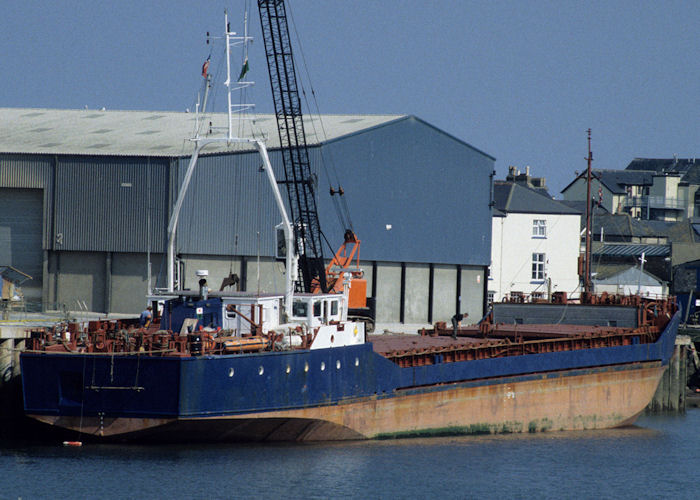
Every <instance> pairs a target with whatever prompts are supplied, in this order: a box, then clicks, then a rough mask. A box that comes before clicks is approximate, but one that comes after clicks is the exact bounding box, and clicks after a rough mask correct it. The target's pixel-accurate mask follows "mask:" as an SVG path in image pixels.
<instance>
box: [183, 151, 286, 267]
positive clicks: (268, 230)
mask: <svg viewBox="0 0 700 500" xmlns="http://www.w3.org/2000/svg"><path fill="white" fill-rule="evenodd" d="M279 159H280V155H279V153H278V152H271V153H270V161H271V162H273V164H277V163H279ZM188 162H189V159H188V158H185V159H182V160H181V161H180V164H179V169H178V170H179V174H180V175H179V178H180V179H182V178H183V177H184V175H185V170H186V169H187V164H188ZM261 166H262V161H261V159H260V156H259V155H258V153H242V154H236V155H212V156H204V157H200V159H199V161H198V163H197V167H196V169H195V171H194V173H193V175H192V180H191V182H190V187H189V189H188V191H187V195H186V197H185V200H184V203H183V207H182V212H181V214H180V222H179V226H178V231H177V251H178V252H180V253H184V254H201V255H245V256H255V255H258V253H259V254H260V255H262V256H273V255H274V252H275V240H274V226H275V225H276V224H278V223H279V222H281V221H282V218H281V216H280V215H279V210H278V209H277V205H276V204H275V201H274V197H273V194H272V189H271V187H270V184H269V181H268V179H267V174H266V173H265V172H264V171H263V170H262V168H261ZM280 175H281V174H280ZM281 178H282V177H278V180H279V179H281ZM282 197H283V199H286V193H285V192H284V191H283V192H282Z"/></svg>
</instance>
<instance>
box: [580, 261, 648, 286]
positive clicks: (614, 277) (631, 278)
mask: <svg viewBox="0 0 700 500" xmlns="http://www.w3.org/2000/svg"><path fill="white" fill-rule="evenodd" d="M592 279H593V281H595V282H596V283H597V284H600V285H603V284H608V285H640V286H661V284H662V282H661V281H660V280H659V279H658V278H657V277H656V276H654V275H653V274H651V273H649V272H647V271H646V270H641V269H639V267H637V266H629V265H604V266H598V267H597V268H596V270H595V276H593V277H592Z"/></svg>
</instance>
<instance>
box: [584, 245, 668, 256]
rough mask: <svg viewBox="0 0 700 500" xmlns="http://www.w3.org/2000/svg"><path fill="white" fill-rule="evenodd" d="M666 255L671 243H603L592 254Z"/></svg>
mask: <svg viewBox="0 0 700 500" xmlns="http://www.w3.org/2000/svg"><path fill="white" fill-rule="evenodd" d="M642 253H644V256H645V257H668V256H669V255H671V245H643V244H636V243H605V244H603V245H602V246H601V247H599V248H597V249H596V250H594V251H593V254H594V255H600V256H602V255H605V256H615V257H638V256H641V255H642Z"/></svg>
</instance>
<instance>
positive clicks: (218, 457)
mask: <svg viewBox="0 0 700 500" xmlns="http://www.w3.org/2000/svg"><path fill="white" fill-rule="evenodd" d="M0 484H1V485H2V487H1V488H0V498H2V499H5V498H7V499H16V498H22V499H25V500H28V499H34V498H99V499H111V498H134V499H135V498H341V497H353V498H434V497H448V498H538V499H539V498H577V499H578V498H614V499H619V498H634V499H638V498H660V497H666V498H674V499H684V498H688V499H690V498H693V499H694V498H698V497H699V496H700V493H699V492H698V490H699V488H700V410H698V409H693V410H689V411H688V413H687V414H686V415H685V416H677V417H643V418H641V419H640V420H639V421H638V425H637V426H635V427H631V428H627V429H618V430H609V431H590V432H578V433H547V434H534V435H530V434H526V435H508V436H481V437H455V438H431V439H411V440H400V441H380V442H355V443H350V444H312V445H262V446H261V445H243V446H242V445H198V446H172V445H169V446H133V445H131V446H122V445H87V446H84V447H83V448H64V447H62V446H60V445H50V446H49V445H16V444H14V445H8V444H5V445H4V446H2V447H1V448H0Z"/></svg>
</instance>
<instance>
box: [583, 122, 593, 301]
mask: <svg viewBox="0 0 700 500" xmlns="http://www.w3.org/2000/svg"><path fill="white" fill-rule="evenodd" d="M586 159H587V160H588V168H587V170H586V253H585V255H584V263H585V265H584V275H583V290H584V292H585V293H586V294H589V293H591V208H592V207H591V163H592V162H593V153H592V152H591V129H588V158H586Z"/></svg>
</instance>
